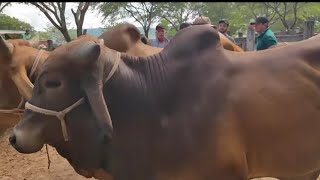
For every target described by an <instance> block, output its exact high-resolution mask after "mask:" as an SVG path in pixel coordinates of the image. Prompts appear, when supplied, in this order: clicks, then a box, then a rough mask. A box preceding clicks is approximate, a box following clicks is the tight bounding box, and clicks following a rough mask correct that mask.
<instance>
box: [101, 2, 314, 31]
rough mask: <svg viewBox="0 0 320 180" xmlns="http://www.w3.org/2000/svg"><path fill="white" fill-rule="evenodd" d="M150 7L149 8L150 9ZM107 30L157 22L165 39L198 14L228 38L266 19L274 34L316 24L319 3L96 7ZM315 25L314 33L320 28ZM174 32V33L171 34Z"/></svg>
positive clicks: (107, 4) (108, 5)
mask: <svg viewBox="0 0 320 180" xmlns="http://www.w3.org/2000/svg"><path fill="white" fill-rule="evenodd" d="M151 6H152V8H150V7H151ZM95 8H96V9H98V10H99V11H100V12H101V13H102V15H103V17H104V21H105V22H106V24H107V25H108V26H110V25H111V26H112V25H115V24H118V23H122V21H121V20H123V19H127V18H129V17H134V18H135V20H136V21H137V22H139V24H140V25H141V26H142V27H143V28H144V30H145V31H148V27H149V25H150V24H157V23H158V22H159V20H160V21H161V22H162V23H163V24H166V26H167V27H168V34H167V36H168V37H172V36H174V34H175V32H176V31H177V30H178V29H179V26H180V24H181V23H183V22H192V21H193V20H194V19H195V17H196V16H198V15H199V14H202V15H204V16H208V17H209V18H210V19H211V22H212V24H215V25H217V24H218V21H219V20H220V19H227V20H229V22H230V28H229V30H230V34H231V35H233V36H235V35H237V34H238V33H239V32H242V33H244V34H245V33H246V31H247V25H248V24H249V22H250V20H254V19H255V18H256V17H258V16H266V17H267V18H268V19H269V20H270V25H271V28H272V29H273V30H274V31H284V30H285V29H295V28H296V27H300V28H302V27H303V23H304V21H306V20H317V21H319V20H320V16H319V14H320V3H305V2H298V3H297V2H192V3H191V2H167V3H155V2H153V3H128V2H123V3H109V2H106V3H96V4H95ZM319 26H320V25H319V23H318V22H317V23H316V29H317V28H320V27H319ZM173 29H175V31H174V30H173Z"/></svg>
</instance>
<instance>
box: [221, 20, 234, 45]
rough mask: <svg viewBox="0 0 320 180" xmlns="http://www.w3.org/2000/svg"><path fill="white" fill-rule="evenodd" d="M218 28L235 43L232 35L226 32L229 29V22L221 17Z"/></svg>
mask: <svg viewBox="0 0 320 180" xmlns="http://www.w3.org/2000/svg"><path fill="white" fill-rule="evenodd" d="M218 30H219V32H220V33H222V34H223V35H224V36H226V37H227V38H228V39H229V40H230V41H231V42H233V43H236V41H235V40H234V39H233V37H231V36H229V34H228V33H227V32H228V30H229V22H228V21H227V20H226V19H221V20H220V21H219V26H218Z"/></svg>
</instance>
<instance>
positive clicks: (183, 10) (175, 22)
mask: <svg viewBox="0 0 320 180" xmlns="http://www.w3.org/2000/svg"><path fill="white" fill-rule="evenodd" d="M204 7H205V6H204V4H203V3H199V2H197V3H195V2H171V3H166V4H165V5H164V8H163V11H162V13H161V15H160V16H161V17H162V18H164V19H165V20H167V21H168V22H169V23H170V24H171V25H172V27H173V28H174V29H175V30H176V31H178V30H179V26H180V24H182V23H184V22H188V21H189V20H190V19H194V18H195V17H196V16H198V15H199V14H201V12H202V9H203V8H204Z"/></svg>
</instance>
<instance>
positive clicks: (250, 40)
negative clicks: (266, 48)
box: [246, 25, 256, 51]
mask: <svg viewBox="0 0 320 180" xmlns="http://www.w3.org/2000/svg"><path fill="white" fill-rule="evenodd" d="M255 38H256V37H255V33H254V29H253V26H252V25H249V26H248V30H247V38H246V39H247V42H246V50H247V51H254V49H255Z"/></svg>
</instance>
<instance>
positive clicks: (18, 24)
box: [0, 14, 34, 30]
mask: <svg viewBox="0 0 320 180" xmlns="http://www.w3.org/2000/svg"><path fill="white" fill-rule="evenodd" d="M0 29H7V30H25V29H31V30H34V28H33V27H32V26H31V25H30V24H29V23H26V22H22V21H20V20H19V19H17V18H15V17H10V16H7V15H5V14H0Z"/></svg>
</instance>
